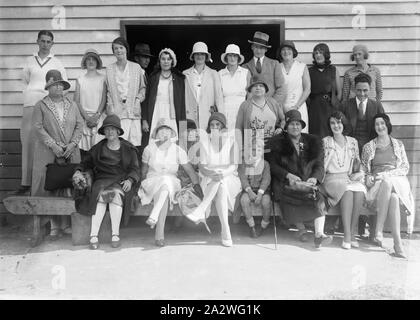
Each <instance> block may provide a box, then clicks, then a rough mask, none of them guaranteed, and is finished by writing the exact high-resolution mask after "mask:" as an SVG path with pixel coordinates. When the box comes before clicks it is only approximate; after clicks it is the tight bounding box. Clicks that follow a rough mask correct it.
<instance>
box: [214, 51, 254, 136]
mask: <svg viewBox="0 0 420 320" xmlns="http://www.w3.org/2000/svg"><path fill="white" fill-rule="evenodd" d="M221 60H222V62H223V63H224V64H226V68H224V69H222V70H219V76H220V82H221V85H222V92H223V105H224V108H225V116H226V118H227V127H228V128H230V130H232V129H234V128H235V123H236V116H237V115H238V110H239V107H240V106H241V103H242V102H244V101H245V100H246V93H247V91H246V89H247V87H248V86H249V83H250V80H251V73H250V72H249V70H248V69H245V68H242V67H241V66H240V65H241V64H242V63H243V62H244V60H245V58H244V56H243V55H241V51H240V49H239V47H238V46H237V45H236V44H229V45H228V46H227V47H226V50H225V53H223V54H222V55H221Z"/></svg>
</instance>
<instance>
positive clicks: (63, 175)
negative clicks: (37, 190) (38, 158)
mask: <svg viewBox="0 0 420 320" xmlns="http://www.w3.org/2000/svg"><path fill="white" fill-rule="evenodd" d="M68 161H69V160H67V159H65V158H62V157H60V158H55V160H54V163H49V164H47V165H46V167H47V172H46V174H45V185H44V189H45V190H47V191H55V190H57V189H64V188H72V187H73V181H72V177H73V173H74V170H75V169H76V167H77V166H78V165H79V164H77V163H69V162H68Z"/></svg>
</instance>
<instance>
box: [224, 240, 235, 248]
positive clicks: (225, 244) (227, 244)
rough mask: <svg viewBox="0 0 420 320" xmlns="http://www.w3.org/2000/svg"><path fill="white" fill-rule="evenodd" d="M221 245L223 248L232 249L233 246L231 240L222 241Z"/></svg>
mask: <svg viewBox="0 0 420 320" xmlns="http://www.w3.org/2000/svg"><path fill="white" fill-rule="evenodd" d="M222 245H223V246H225V247H232V246H233V242H232V240H224V239H222Z"/></svg>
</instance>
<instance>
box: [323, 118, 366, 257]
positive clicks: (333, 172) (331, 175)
mask: <svg viewBox="0 0 420 320" xmlns="http://www.w3.org/2000/svg"><path fill="white" fill-rule="evenodd" d="M328 124H329V126H328V127H329V129H330V132H329V135H328V136H326V137H325V138H324V139H322V143H323V145H324V168H325V178H324V181H323V183H322V185H321V188H322V189H323V190H324V191H325V194H326V195H327V200H328V204H329V206H330V207H334V206H336V205H337V204H339V205H340V212H341V217H342V221H343V227H344V239H343V243H342V245H341V246H342V248H343V249H350V248H351V247H354V248H358V247H359V244H358V242H357V240H356V238H355V235H356V232H357V225H358V221H359V212H360V210H361V208H362V204H363V200H364V195H365V194H366V187H365V185H364V184H363V182H364V173H363V171H362V170H361V165H360V156H359V146H358V143H357V140H356V139H355V138H352V137H348V136H345V135H344V134H343V131H345V128H346V127H347V126H348V125H349V123H348V121H347V119H346V116H345V115H344V114H343V113H342V112H340V111H336V112H334V113H333V114H332V115H331V116H329V117H328Z"/></svg>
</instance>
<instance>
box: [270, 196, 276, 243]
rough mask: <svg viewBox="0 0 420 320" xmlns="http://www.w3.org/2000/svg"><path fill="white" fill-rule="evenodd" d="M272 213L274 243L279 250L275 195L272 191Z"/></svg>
mask: <svg viewBox="0 0 420 320" xmlns="http://www.w3.org/2000/svg"><path fill="white" fill-rule="evenodd" d="M271 203H272V213H273V225H274V245H275V248H276V250H277V227H276V212H275V210H274V197H273V193H271Z"/></svg>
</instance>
